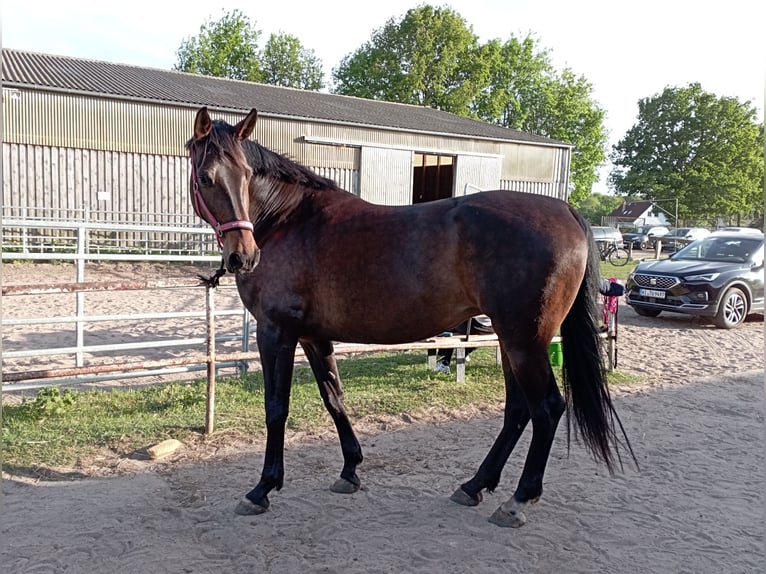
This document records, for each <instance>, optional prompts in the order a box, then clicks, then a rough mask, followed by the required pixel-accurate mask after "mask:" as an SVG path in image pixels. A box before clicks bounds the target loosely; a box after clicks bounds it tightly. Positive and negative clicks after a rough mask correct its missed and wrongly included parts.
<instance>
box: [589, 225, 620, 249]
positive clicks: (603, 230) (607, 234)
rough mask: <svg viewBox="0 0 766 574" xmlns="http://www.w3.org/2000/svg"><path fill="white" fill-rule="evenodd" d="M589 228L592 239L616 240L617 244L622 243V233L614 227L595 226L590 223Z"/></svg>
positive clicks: (601, 240) (607, 241) (605, 241)
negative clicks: (591, 232)
mask: <svg viewBox="0 0 766 574" xmlns="http://www.w3.org/2000/svg"><path fill="white" fill-rule="evenodd" d="M590 228H591V230H592V231H593V239H595V240H596V241H597V242H604V243H613V242H616V243H617V245H622V233H620V230H619V229H617V228H616V227H609V226H606V227H595V226H593V225H591V226H590Z"/></svg>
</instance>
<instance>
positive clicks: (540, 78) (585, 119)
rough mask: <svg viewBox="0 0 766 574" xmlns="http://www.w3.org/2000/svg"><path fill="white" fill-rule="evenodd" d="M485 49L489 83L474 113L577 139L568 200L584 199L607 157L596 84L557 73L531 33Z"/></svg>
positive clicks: (564, 138)
mask: <svg viewBox="0 0 766 574" xmlns="http://www.w3.org/2000/svg"><path fill="white" fill-rule="evenodd" d="M483 55H484V58H485V59H486V63H487V65H488V66H489V83H488V85H487V87H486V88H485V89H484V90H483V91H482V92H481V93H480V94H478V95H477V97H476V99H475V101H474V104H473V108H474V110H475V113H476V116H477V117H478V118H480V119H482V120H484V121H486V122H489V123H494V124H498V125H501V126H504V127H508V128H514V129H518V130H521V131H525V132H528V133H534V134H538V135H542V136H546V137H550V138H552V139H556V140H559V141H563V142H566V143H568V144H571V145H573V146H574V148H573V153H572V161H571V175H570V194H569V201H570V203H571V204H572V205H574V206H578V205H580V204H581V203H582V201H583V200H584V199H585V198H586V197H588V195H590V193H591V189H592V187H593V184H594V183H595V182H596V181H598V173H597V169H598V167H599V166H601V165H602V164H603V163H604V161H605V160H606V143H607V133H606V129H605V128H604V110H603V109H602V108H601V107H600V106H599V105H598V104H597V103H596V102H594V101H593V100H592V99H591V93H592V91H593V86H592V85H591V84H590V83H589V82H588V81H587V80H586V79H585V78H584V77H583V76H577V75H576V74H575V73H574V72H572V70H570V69H565V70H563V71H562V72H561V74H558V73H557V72H556V70H555V69H554V68H553V65H552V64H551V62H550V59H549V57H548V52H547V50H544V49H540V48H538V46H537V42H536V41H535V40H534V38H532V37H531V36H526V37H525V38H523V39H521V40H519V39H517V38H514V37H511V38H510V39H509V40H508V41H506V42H505V43H503V44H501V43H500V42H499V41H497V40H493V41H491V42H489V43H488V44H486V45H485V46H484V51H483Z"/></svg>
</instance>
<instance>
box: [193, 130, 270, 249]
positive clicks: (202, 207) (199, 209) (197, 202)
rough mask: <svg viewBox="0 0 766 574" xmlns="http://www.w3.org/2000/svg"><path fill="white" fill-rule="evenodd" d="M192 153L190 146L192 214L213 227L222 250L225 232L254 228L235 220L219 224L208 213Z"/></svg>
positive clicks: (247, 223)
mask: <svg viewBox="0 0 766 574" xmlns="http://www.w3.org/2000/svg"><path fill="white" fill-rule="evenodd" d="M194 151H195V146H194V144H192V146H191V149H190V153H189V159H190V160H191V169H192V205H193V206H194V213H196V214H197V215H198V216H199V217H201V218H202V219H204V220H205V221H207V222H208V223H209V224H210V225H211V226H212V227H213V229H214V230H215V238H216V240H218V247H220V248H221V249H223V234H224V232H225V231H229V230H230V229H248V230H250V231H253V230H254V229H255V228H254V227H253V224H252V223H251V222H250V221H245V220H242V219H235V220H234V221H229V222H228V223H220V222H219V221H218V220H217V219H216V218H215V215H213V213H212V212H211V211H210V208H208V206H207V204H206V203H205V199H204V198H203V197H202V192H201V191H200V190H199V179H198V177H197V166H196V164H195V163H194Z"/></svg>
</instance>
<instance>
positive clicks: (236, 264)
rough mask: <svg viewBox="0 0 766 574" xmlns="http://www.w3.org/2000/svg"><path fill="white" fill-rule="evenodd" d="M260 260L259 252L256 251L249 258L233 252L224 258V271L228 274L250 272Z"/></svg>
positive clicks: (258, 250)
mask: <svg viewBox="0 0 766 574" xmlns="http://www.w3.org/2000/svg"><path fill="white" fill-rule="evenodd" d="M260 259H261V250H260V249H257V250H256V251H255V252H254V253H253V254H252V255H251V256H249V257H248V256H245V255H244V254H242V253H238V252H236V251H235V252H234V253H230V254H229V256H228V257H226V259H225V261H226V270H227V271H228V272H229V273H235V272H236V271H245V272H247V271H252V270H253V269H255V266H256V265H258V261H259V260H260Z"/></svg>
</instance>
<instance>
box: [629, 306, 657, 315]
mask: <svg viewBox="0 0 766 574" xmlns="http://www.w3.org/2000/svg"><path fill="white" fill-rule="evenodd" d="M633 310H634V311H635V312H636V313H637V314H639V315H641V316H642V317H656V316H657V315H659V314H660V313H662V309H650V308H649V307H633Z"/></svg>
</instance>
